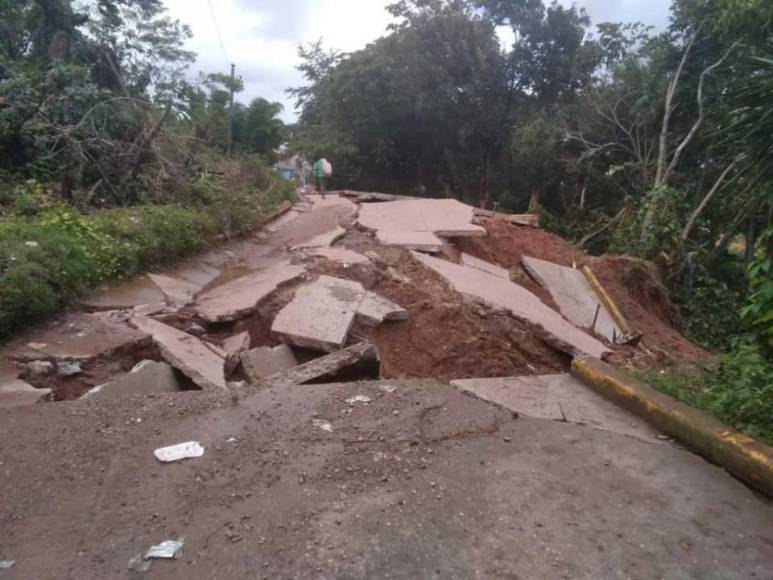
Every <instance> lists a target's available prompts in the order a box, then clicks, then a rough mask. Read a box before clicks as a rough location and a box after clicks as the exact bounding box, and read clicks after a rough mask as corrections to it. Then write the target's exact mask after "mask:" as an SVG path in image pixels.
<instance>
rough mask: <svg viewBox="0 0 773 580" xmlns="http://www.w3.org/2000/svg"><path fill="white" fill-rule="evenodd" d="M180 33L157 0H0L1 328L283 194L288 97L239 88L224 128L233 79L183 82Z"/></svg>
mask: <svg viewBox="0 0 773 580" xmlns="http://www.w3.org/2000/svg"><path fill="white" fill-rule="evenodd" d="M189 35H190V31H189V30H188V29H187V28H186V27H185V26H183V25H181V24H180V23H179V22H176V21H174V20H171V19H170V18H168V17H167V15H166V14H165V9H164V6H163V2H162V1H161V0H91V1H86V2H76V1H74V0H0V336H2V337H5V336H8V335H10V334H12V333H13V332H16V331H18V330H19V329H21V328H22V327H23V326H25V325H27V324H30V323H32V322H35V321H37V320H40V319H41V318H43V317H45V316H47V315H50V314H52V313H53V312H56V310H57V309H59V308H60V307H61V306H62V305H64V304H65V303H66V301H67V300H69V299H70V298H72V297H73V296H75V295H77V294H78V293H80V292H82V291H84V290H86V289H88V288H90V287H92V286H93V285H95V284H96V283H98V282H100V281H102V280H106V279H109V278H112V277H116V276H124V275H128V274H132V273H135V272H138V271H140V270H141V269H144V268H147V267H150V266H153V265H155V264H159V263H162V262H168V261H170V260H174V259H176V258H179V257H181V256H183V255H185V254H188V253H190V252H193V251H195V250H197V249H199V248H201V247H202V246H203V245H205V244H207V243H211V242H212V241H213V240H214V239H216V238H218V237H219V236H222V235H225V236H229V235H238V234H240V233H243V232H246V231H248V230H249V229H250V228H251V227H252V226H253V225H254V223H255V217H256V215H257V214H258V213H259V212H260V211H266V210H268V209H270V208H271V206H272V205H275V204H276V203H278V202H279V201H280V200H281V199H283V198H287V197H288V196H289V194H290V193H292V187H291V186H290V184H288V183H282V182H279V181H276V180H274V179H273V177H272V175H271V171H270V169H269V168H268V166H267V165H266V162H267V161H269V160H271V159H272V158H273V157H274V156H275V155H276V150H277V148H278V147H279V145H280V144H281V143H282V141H283V139H284V131H285V128H284V125H283V123H282V122H281V120H279V119H278V117H277V115H278V114H279V112H280V111H281V106H280V105H278V104H277V103H270V102H268V101H266V100H265V99H260V98H259V99H255V100H254V101H252V102H251V103H250V104H249V105H246V106H245V105H242V104H240V103H238V102H237V103H236V104H235V106H234V110H233V130H232V131H229V125H230V122H229V117H230V114H229V109H230V101H231V89H233V92H234V93H236V94H238V93H239V92H240V91H241V90H242V88H243V85H242V82H241V80H240V79H238V78H237V79H234V80H232V79H231V78H230V75H227V76H226V75H223V74H219V73H215V74H209V75H206V76H202V77H201V78H200V79H199V81H198V82H191V81H189V80H188V77H187V76H186V73H187V69H188V66H189V65H190V63H191V62H192V60H193V56H194V55H192V54H191V53H189V52H187V51H186V50H184V48H183V46H184V42H185V40H186V39H187V38H188V36H189ZM229 136H230V137H232V139H231V140H230V141H229ZM229 150H231V151H232V152H233V155H230V156H227V155H226V153H227V152H229ZM97 210H101V211H97Z"/></svg>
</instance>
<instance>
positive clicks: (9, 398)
mask: <svg viewBox="0 0 773 580" xmlns="http://www.w3.org/2000/svg"><path fill="white" fill-rule="evenodd" d="M50 394H51V389H36V388H35V387H33V386H32V385H30V384H29V383H25V382H24V381H22V380H20V379H15V380H13V381H11V382H8V383H5V384H4V385H0V408H3V409H8V408H11V407H22V406H24V405H34V404H35V403H37V402H38V401H40V399H42V398H43V397H45V396H46V395H50Z"/></svg>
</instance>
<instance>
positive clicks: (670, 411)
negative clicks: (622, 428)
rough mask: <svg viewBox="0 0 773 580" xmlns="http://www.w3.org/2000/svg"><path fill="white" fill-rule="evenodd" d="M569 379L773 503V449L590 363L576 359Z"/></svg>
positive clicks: (597, 363) (607, 367)
mask: <svg viewBox="0 0 773 580" xmlns="http://www.w3.org/2000/svg"><path fill="white" fill-rule="evenodd" d="M571 373H572V375H573V376H574V377H576V378H577V379H579V380H581V381H582V382H583V383H585V384H586V385H588V386H589V387H590V388H592V389H593V390H594V391H596V392H598V393H599V394H601V395H603V396H604V397H606V398H608V399H610V400H611V401H613V402H614V403H616V404H618V405H620V406H622V407H624V408H626V409H628V410H629V411H631V412H633V413H635V414H636V415H638V416H640V417H641V418H642V419H644V420H645V421H647V422H648V423H650V424H651V425H653V426H654V427H656V428H658V429H660V430H661V431H663V432H664V433H666V434H668V435H670V436H672V437H674V438H675V439H676V440H678V441H680V442H681V443H683V444H685V445H686V446H687V447H689V448H690V449H692V450H693V451H695V452H696V453H698V454H699V455H701V456H702V457H704V458H705V459H707V460H708V461H710V462H711V463H714V464H716V465H718V466H720V467H722V468H724V469H725V470H727V471H728V472H729V473H731V474H732V475H734V476H735V477H737V478H738V479H740V480H741V481H743V482H745V483H746V484H748V485H750V486H751V487H753V488H755V489H757V490H759V491H761V492H763V493H764V494H766V495H767V496H769V497H773V448H772V447H768V446H767V445H765V444H763V443H761V442H759V441H757V440H755V439H753V438H751V437H748V436H747V435H744V434H743V433H739V432H738V431H736V430H735V429H733V428H731V427H729V426H728V425H725V424H724V423H722V422H721V421H719V420H718V419H715V418H714V417H711V416H709V415H707V414H706V413H703V412H702V411H699V410H697V409H694V408H693V407H690V406H689V405H686V404H684V403H681V402H679V401H677V400H676V399H674V398H672V397H670V396H668V395H666V394H664V393H661V392H660V391H657V390H655V389H654V388H652V387H650V386H648V385H646V384H645V383H643V382H641V381H639V380H637V379H634V378H632V377H630V376H628V375H627V374H625V373H624V372H622V371H620V370H618V369H616V368H614V367H612V366H610V365H608V364H607V363H604V362H602V361H600V360H598V359H594V358H591V357H575V358H574V360H573V361H572V369H571Z"/></svg>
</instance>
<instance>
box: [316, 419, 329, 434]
mask: <svg viewBox="0 0 773 580" xmlns="http://www.w3.org/2000/svg"><path fill="white" fill-rule="evenodd" d="M312 424H313V425H314V426H315V427H317V428H318V429H322V430H323V431H327V432H328V433H332V432H333V425H331V424H330V422H328V421H323V420H322V419H314V420H313V421H312Z"/></svg>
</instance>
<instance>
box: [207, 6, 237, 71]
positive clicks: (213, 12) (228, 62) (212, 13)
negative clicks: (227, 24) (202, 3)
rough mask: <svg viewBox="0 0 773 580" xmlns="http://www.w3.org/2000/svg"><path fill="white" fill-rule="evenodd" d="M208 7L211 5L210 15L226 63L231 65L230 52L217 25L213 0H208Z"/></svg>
mask: <svg viewBox="0 0 773 580" xmlns="http://www.w3.org/2000/svg"><path fill="white" fill-rule="evenodd" d="M207 5H209V13H210V14H211V15H212V22H213V23H214V25H215V33H216V34H217V41H218V42H219V43H220V49H221V50H222V51H223V56H225V61H226V63H227V64H231V59H230V58H228V51H227V50H226V49H225V44H224V43H223V36H222V35H221V34H220V27H219V26H218V25H217V16H215V9H214V8H213V7H212V0H207Z"/></svg>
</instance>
